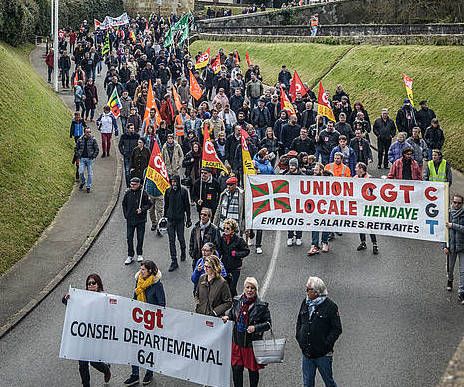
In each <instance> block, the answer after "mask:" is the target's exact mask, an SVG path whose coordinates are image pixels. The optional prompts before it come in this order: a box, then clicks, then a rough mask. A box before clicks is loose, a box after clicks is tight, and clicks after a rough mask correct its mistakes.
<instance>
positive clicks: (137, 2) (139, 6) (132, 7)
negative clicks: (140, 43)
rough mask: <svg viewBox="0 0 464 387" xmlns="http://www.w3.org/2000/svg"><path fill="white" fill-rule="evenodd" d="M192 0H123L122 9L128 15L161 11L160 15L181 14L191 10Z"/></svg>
mask: <svg viewBox="0 0 464 387" xmlns="http://www.w3.org/2000/svg"><path fill="white" fill-rule="evenodd" d="M193 6H194V0H124V9H125V10H126V12H127V13H129V15H131V16H134V15H135V14H137V13H140V14H141V15H145V16H147V15H149V14H151V13H152V12H156V13H158V12H161V14H162V15H165V16H166V15H170V14H171V13H175V14H177V15H182V14H183V13H185V12H188V11H193Z"/></svg>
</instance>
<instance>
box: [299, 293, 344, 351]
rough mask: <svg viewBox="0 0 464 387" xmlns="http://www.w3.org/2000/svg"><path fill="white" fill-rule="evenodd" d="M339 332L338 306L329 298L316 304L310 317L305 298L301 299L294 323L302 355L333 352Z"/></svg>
mask: <svg viewBox="0 0 464 387" xmlns="http://www.w3.org/2000/svg"><path fill="white" fill-rule="evenodd" d="M341 333H342V323H341V321H340V315H339V314H338V307H337V305H336V304H335V303H334V302H333V301H332V300H331V299H330V298H326V299H325V301H324V302H322V304H319V305H317V306H316V308H315V310H314V312H313V314H312V315H311V318H310V317H309V311H308V306H307V305H306V299H304V300H303V302H302V303H301V307H300V311H299V313H298V320H297V323H296V341H297V342H298V345H299V346H300V349H301V351H302V352H303V355H305V356H306V357H309V358H312V359H314V358H318V357H322V356H325V355H327V354H328V353H330V352H333V348H334V345H335V342H336V341H337V339H338V337H339V336H340V335H341Z"/></svg>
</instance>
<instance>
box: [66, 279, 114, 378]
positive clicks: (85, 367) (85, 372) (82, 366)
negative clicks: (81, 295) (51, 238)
mask: <svg viewBox="0 0 464 387" xmlns="http://www.w3.org/2000/svg"><path fill="white" fill-rule="evenodd" d="M85 289H86V290H87V291H89V292H103V282H102V280H101V278H100V276H99V275H98V274H90V275H89V276H88V277H87V280H86V281H85ZM69 298H70V296H69V294H68V293H67V294H65V295H64V296H63V298H62V300H61V302H62V303H63V304H65V305H67V304H68V300H69ZM90 365H91V366H92V367H93V368H95V369H96V370H98V371H100V372H101V373H103V375H104V380H105V383H108V382H109V381H110V379H111V371H110V365H109V364H106V363H102V362H94V361H92V362H90ZM79 374H80V375H81V380H82V386H84V387H90V371H89V362H88V361H84V360H79Z"/></svg>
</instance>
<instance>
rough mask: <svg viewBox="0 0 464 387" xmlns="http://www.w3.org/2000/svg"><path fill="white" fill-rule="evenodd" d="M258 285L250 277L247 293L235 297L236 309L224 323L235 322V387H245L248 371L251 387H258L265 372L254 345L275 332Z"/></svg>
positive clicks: (233, 365)
mask: <svg viewBox="0 0 464 387" xmlns="http://www.w3.org/2000/svg"><path fill="white" fill-rule="evenodd" d="M258 290H259V287H258V281H257V280H256V278H254V277H247V278H246V279H245V281H244V283H243V293H242V294H241V295H240V296H237V297H234V299H233V301H232V308H230V309H229V311H228V313H227V315H225V316H224V317H223V318H222V321H224V322H227V321H229V320H230V321H234V322H235V324H234V330H233V333H232V376H233V380H234V386H235V387H243V370H244V368H246V369H247V370H248V376H249V379H250V387H257V386H258V382H259V370H260V369H262V368H264V366H263V365H260V364H258V363H257V362H256V358H255V355H254V352H253V344H252V343H253V341H254V340H262V338H263V333H264V332H266V331H268V330H269V329H271V313H270V312H269V306H268V303H267V302H264V301H262V300H261V299H260V298H259V296H258Z"/></svg>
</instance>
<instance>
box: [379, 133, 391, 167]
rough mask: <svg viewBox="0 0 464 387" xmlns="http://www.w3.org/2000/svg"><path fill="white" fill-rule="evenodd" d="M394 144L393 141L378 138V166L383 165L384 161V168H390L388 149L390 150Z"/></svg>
mask: <svg viewBox="0 0 464 387" xmlns="http://www.w3.org/2000/svg"><path fill="white" fill-rule="evenodd" d="M391 143H392V140H391V139H390V140H387V139H382V138H380V137H378V141H377V153H378V155H379V156H378V158H379V160H378V165H379V166H381V165H382V160H383V166H384V167H385V168H388V149H389V148H390V145H391Z"/></svg>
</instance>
